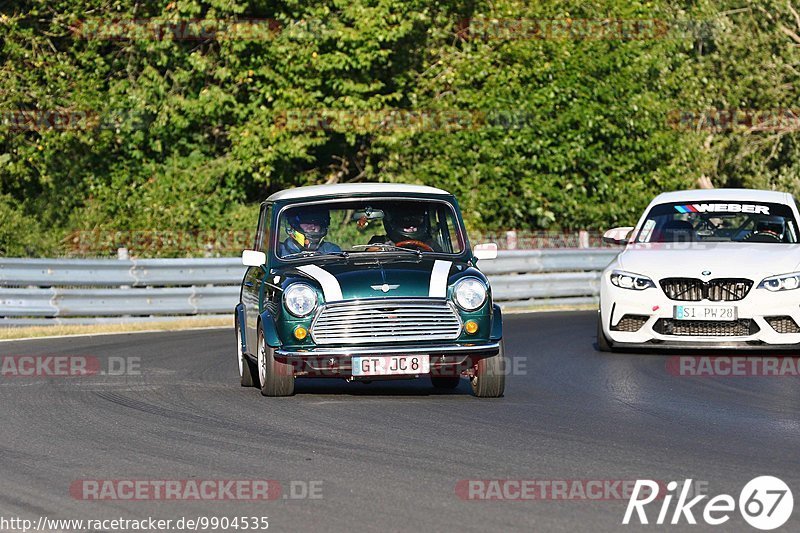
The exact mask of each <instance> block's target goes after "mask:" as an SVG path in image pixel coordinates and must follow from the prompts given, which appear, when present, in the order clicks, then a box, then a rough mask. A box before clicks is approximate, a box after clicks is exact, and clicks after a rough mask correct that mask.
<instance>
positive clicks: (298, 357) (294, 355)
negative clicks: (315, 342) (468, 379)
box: [275, 341, 500, 379]
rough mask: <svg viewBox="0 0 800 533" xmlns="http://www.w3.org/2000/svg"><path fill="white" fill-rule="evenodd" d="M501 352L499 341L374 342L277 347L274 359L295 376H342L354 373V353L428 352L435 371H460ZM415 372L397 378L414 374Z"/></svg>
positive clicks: (364, 354) (458, 373)
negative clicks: (288, 366) (382, 343)
mask: <svg viewBox="0 0 800 533" xmlns="http://www.w3.org/2000/svg"><path fill="white" fill-rule="evenodd" d="M498 353H500V341H488V342H487V341H484V342H476V343H463V344H431V345H420V344H414V345H402V344H401V345H391V346H387V345H372V346H363V345H361V346H337V347H324V348H322V347H320V348H311V349H307V350H298V349H284V348H278V349H276V350H275V359H276V360H278V361H280V362H282V363H288V364H290V365H291V366H292V367H293V369H294V375H295V376H319V377H343V376H350V375H351V374H352V358H353V356H370V355H374V356H381V355H415V354H419V355H429V356H430V368H431V374H432V375H442V376H447V375H461V374H462V373H464V372H468V371H469V369H471V368H472V367H473V365H474V364H475V363H476V362H477V361H479V360H480V359H483V358H486V357H492V356H495V355H497V354H498ZM413 377H414V376H413V375H407V376H394V378H413ZM365 379H377V378H365Z"/></svg>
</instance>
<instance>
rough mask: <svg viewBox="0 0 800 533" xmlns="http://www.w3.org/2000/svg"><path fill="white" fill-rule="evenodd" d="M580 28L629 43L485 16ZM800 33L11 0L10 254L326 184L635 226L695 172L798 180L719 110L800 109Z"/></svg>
mask: <svg viewBox="0 0 800 533" xmlns="http://www.w3.org/2000/svg"><path fill="white" fill-rule="evenodd" d="M587 19H588V20H600V19H610V20H621V21H627V22H626V29H625V30H624V31H625V32H628V33H623V34H619V33H617V34H614V35H606V37H601V36H600V35H599V34H598V33H597V31H594V32H592V31H590V32H583V33H581V32H577V31H571V30H569V26H566V28H567V29H566V30H564V29H563V28H562V30H561V32H560V33H559V32H558V31H556V32H555V33H554V34H547V35H544V34H538V35H528V36H526V35H524V34H523V32H521V31H519V29H517V30H514V29H513V28H511V30H509V31H507V32H506V33H503V31H494V30H489V28H493V27H500V29H501V30H502V28H503V27H505V26H503V25H504V24H507V23H508V22H509V21H512V22H513V21H514V20H527V21H537V20H538V21H544V20H555V21H562V22H564V21H573V23H576V22H575V21H582V20H584V21H585V20H587ZM132 21H133V22H132ZM187 21H193V24H195V26H192V27H190V28H187V26H186V25H187ZM469 21H471V22H469ZM493 21H494V22H493ZM632 21H643V22H644V23H648V24H649V26H648V24H644V26H643V28H644V29H641V28H639V27H638V26H631V25H630V24H632ZM653 21H657V23H656V25H655V26H653ZM676 21H677V22H681V23H682V24H683V25H682V26H681V25H680V24H678V25H676V24H675V23H676ZM115 22H118V23H119V24H117V25H116V26H114V23H115ZM237 22H238V24H239V25H238V26H237V25H236V23H237ZM201 23H202V24H203V25H202V26H201ZM565 23H567V22H565ZM169 24H171V26H170V25H169ZM492 24H495V25H496V26H492ZM114 27H116V28H117V29H118V30H120V33H119V34H116V35H115V37H114V38H105V37H103V38H101V37H100V35H99V34H98V32H99V31H101V30H103V31H106V32H108V31H113V28H114ZM156 27H160V28H162V29H163V32H162V33H161V34H157V33H156V32H155V30H154V28H156ZM198 27H199V28H204V29H205V30H208V31H206V32H205V33H201V32H197V31H196V30H197V29H198ZM192 28H194V29H192ZM209 28H210V29H211V30H213V31H211V30H209ZM481 28H483V30H481ZM631 28H633V29H631ZM636 28H639V29H636ZM468 29H471V30H472V31H467V30H468ZM506 29H508V28H506ZM678 29H682V30H683V31H677V30H678ZM477 30H481V31H477ZM640 30H641V31H640ZM192 31H194V32H195V33H192ZM504 31H505V30H504ZM606 31H610V30H608V28H606ZM631 32H632V33H631ZM637 32H638V33H637ZM106 37H108V35H106ZM186 37H191V38H186ZM543 37H544V38H543ZM798 44H800V17H798V16H797V14H796V12H794V10H793V9H792V6H791V4H786V3H785V2H783V1H782V0H781V1H777V0H776V1H773V0H764V1H762V2H755V3H747V4H746V5H745V7H741V6H740V5H739V4H735V5H734V4H733V3H732V2H727V1H723V2H710V1H707V0H705V1H701V2H693V3H679V2H675V1H667V0H662V1H657V2H644V1H627V0H626V1H623V0H608V1H605V2H600V1H590V2H585V1H581V2H578V1H576V0H567V1H556V0H545V1H542V2H535V3H533V2H524V1H518V0H499V1H494V2H483V1H478V0H474V1H473V0H449V1H441V2H424V1H422V0H348V1H342V0H328V1H325V2H314V3H310V2H301V1H299V0H285V1H271V0H252V1H249V2H248V1H244V0H207V1H197V0H175V1H171V2H155V1H134V2H123V1H121V0H118V1H109V0H102V1H101V0H27V1H21V0H20V1H17V2H13V3H12V2H5V3H3V4H2V7H0V113H1V114H2V115H0V116H2V124H0V253H2V254H6V255H50V254H58V253H63V252H64V249H65V243H68V241H69V239H68V236H69V235H71V234H72V232H75V231H96V230H109V231H113V230H123V231H124V230H132V231H136V230H147V231H160V232H164V231H185V232H198V231H219V230H251V229H252V226H253V225H254V221H255V212H256V206H257V204H258V202H259V201H260V200H263V198H265V197H266V196H267V195H268V194H270V193H271V192H274V191H277V190H280V189H283V188H286V187H292V186H298V185H306V184H312V183H335V182H352V181H394V182H411V183H424V184H429V185H434V186H439V187H443V188H446V189H449V190H451V191H453V192H454V193H456V194H457V195H458V197H459V199H460V201H461V204H462V208H463V210H464V212H465V215H466V218H467V220H468V223H469V224H470V225H471V227H473V228H476V229H485V230H496V229H503V228H522V229H525V228H532V229H536V228H549V229H564V230H570V229H578V228H603V227H606V226H609V225H613V224H617V223H629V222H631V221H632V220H633V219H634V218H635V217H636V215H637V214H638V212H639V211H640V210H641V209H642V208H643V206H644V205H645V204H646V203H647V202H648V201H649V200H650V198H651V197H652V196H653V195H654V194H656V193H658V192H661V191H663V190H670V189H679V188H686V187H694V186H696V185H697V183H698V179H700V178H703V179H706V180H710V181H711V183H713V184H714V185H717V186H724V185H728V186H757V187H776V188H782V189H787V190H793V191H794V192H800V191H798V187H800V186H798V171H800V166H798V165H799V164H798V163H797V161H798V157H797V155H798V154H797V150H798V146H797V134H796V133H793V132H791V131H783V130H780V131H755V130H754V129H753V128H739V127H737V128H717V129H714V128H708V127H707V126H708V125H707V124H706V123H705V122H704V121H703V118H702V112H704V111H706V110H709V109H714V108H720V109H733V108H739V109H771V110H776V109H780V108H794V109H796V108H797V92H796V81H797V80H796V77H797V76H798V72H799V71H800V66H798V65H797V53H798V52H797V46H798ZM676 112H677V113H680V112H692V113H694V114H691V115H687V116H690V117H691V120H688V121H687V120H684V121H683V122H681V123H680V124H679V127H675V124H671V122H670V117H675V116H676ZM26 113H27V114H26ZM680 116H684V115H680ZM31 117H33V118H31ZM30 120H38V121H39V124H38V125H36V127H32V126H31V124H30ZM420 121H422V122H420ZM112 244H113V243H112ZM111 249H113V246H109V250H111ZM100 251H102V250H100ZM197 252H200V250H197Z"/></svg>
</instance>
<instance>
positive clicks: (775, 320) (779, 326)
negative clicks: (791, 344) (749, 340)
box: [764, 316, 800, 333]
mask: <svg viewBox="0 0 800 533" xmlns="http://www.w3.org/2000/svg"><path fill="white" fill-rule="evenodd" d="M764 320H766V321H767V324H769V325H770V327H772V329H774V330H775V331H777V332H778V333H800V326H798V325H797V322H795V321H794V319H793V318H792V317H790V316H768V317H764Z"/></svg>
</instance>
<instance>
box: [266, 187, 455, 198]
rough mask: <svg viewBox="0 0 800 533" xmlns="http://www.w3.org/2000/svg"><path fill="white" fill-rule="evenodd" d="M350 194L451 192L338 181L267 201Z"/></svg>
mask: <svg viewBox="0 0 800 533" xmlns="http://www.w3.org/2000/svg"><path fill="white" fill-rule="evenodd" d="M350 194H448V195H449V194H450V193H449V192H447V191H443V190H442V189H437V188H435V187H427V186H425V185H408V184H405V183H336V184H333V185H310V186H308V187H295V188H294V189H286V190H283V191H279V192H276V193H275V194H273V195H272V196H270V197H269V198H267V201H274V200H295V199H297V198H310V197H314V196H328V195H337V196H338V195H341V196H347V195H350Z"/></svg>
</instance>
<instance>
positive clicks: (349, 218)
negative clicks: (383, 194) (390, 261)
mask: <svg viewBox="0 0 800 533" xmlns="http://www.w3.org/2000/svg"><path fill="white" fill-rule="evenodd" d="M277 230H278V232H279V233H278V250H277V255H278V257H281V258H294V257H304V256H310V255H320V254H339V255H343V254H345V253H346V254H350V253H379V254H414V255H419V254H429V253H441V254H459V253H461V252H462V251H463V250H464V246H465V245H464V237H463V233H462V230H461V228H460V227H459V224H458V222H457V218H456V217H455V212H454V209H453V207H452V206H451V205H450V204H449V203H447V202H442V201H435V200H419V199H417V200H399V199H397V200H395V199H391V200H377V199H364V200H358V201H355V200H343V201H338V202H323V203H312V204H300V205H297V206H291V207H288V208H286V209H284V210H283V211H282V212H281V215H280V219H279V221H278V226H277Z"/></svg>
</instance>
